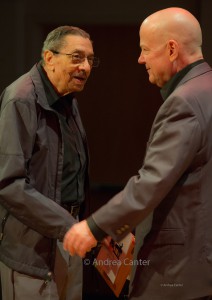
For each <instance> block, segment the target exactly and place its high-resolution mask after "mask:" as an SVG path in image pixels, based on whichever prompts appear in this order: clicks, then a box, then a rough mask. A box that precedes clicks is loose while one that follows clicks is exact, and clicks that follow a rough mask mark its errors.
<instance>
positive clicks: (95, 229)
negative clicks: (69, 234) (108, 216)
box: [86, 216, 107, 242]
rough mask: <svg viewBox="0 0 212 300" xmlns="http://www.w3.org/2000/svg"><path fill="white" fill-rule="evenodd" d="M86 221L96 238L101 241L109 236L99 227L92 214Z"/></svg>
mask: <svg viewBox="0 0 212 300" xmlns="http://www.w3.org/2000/svg"><path fill="white" fill-rule="evenodd" d="M86 221H87V224H88V227H89V228H90V231H91V232H92V234H93V236H94V237H95V239H96V240H97V241H99V242H101V241H102V240H103V239H104V238H105V237H106V236H107V233H106V232H104V231H103V230H102V229H101V228H99V226H98V225H97V224H96V223H95V221H94V219H93V217H92V216H90V217H89V218H87V219H86Z"/></svg>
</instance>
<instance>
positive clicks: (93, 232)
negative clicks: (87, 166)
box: [64, 7, 212, 300]
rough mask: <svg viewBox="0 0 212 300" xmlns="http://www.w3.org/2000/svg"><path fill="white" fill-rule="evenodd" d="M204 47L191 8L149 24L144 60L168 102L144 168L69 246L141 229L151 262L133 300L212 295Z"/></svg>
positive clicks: (211, 128)
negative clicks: (202, 48) (202, 47)
mask: <svg viewBox="0 0 212 300" xmlns="http://www.w3.org/2000/svg"><path fill="white" fill-rule="evenodd" d="M201 45H202V34H201V28H200V25H199V23H198V21H197V20H196V18H195V17H194V16H193V15H192V14H191V13H190V12H188V11H187V10H184V9H181V8H177V7H173V8H172V7H171V8H167V9H164V10H161V11H158V12H155V13H153V14H152V15H150V16H149V17H147V18H146V19H145V20H144V21H143V23H142V24H141V27H140V47H141V54H140V57H139V59H138V63H139V64H143V65H145V67H146V70H147V73H148V76H149V81H150V82H151V83H152V84H156V85H157V86H158V87H160V88H161V95H162V98H163V101H164V102H163V104H162V105H161V107H160V109H159V111H158V113H157V115H156V117H155V120H154V122H153V125H152V129H151V133H150V137H149V141H148V146H147V151H146V155H145V158H144V162H143V165H142V167H141V168H140V170H139V173H138V175H137V176H133V177H132V178H130V179H129V181H128V183H127V184H126V186H125V188H124V189H123V191H121V192H120V193H119V194H117V195H115V196H114V197H113V198H112V199H111V200H110V201H109V202H108V203H107V204H106V205H105V206H103V207H102V208H100V209H99V210H98V211H96V212H95V213H94V214H93V215H92V216H90V217H89V218H88V219H87V220H84V221H82V222H81V223H79V224H77V225H74V226H73V227H72V228H71V230H70V231H68V233H67V234H66V236H65V239H64V247H65V249H67V250H68V251H69V252H70V253H71V254H72V255H73V254H75V253H76V254H78V255H80V256H83V255H85V253H86V251H88V250H89V249H90V248H91V247H93V246H95V245H96V242H97V240H102V239H103V238H104V237H106V236H107V235H108V236H112V238H113V239H115V240H120V239H121V238H123V237H124V236H125V235H126V234H127V233H129V232H130V231H131V230H133V229H134V228H136V249H135V253H134V256H135V257H134V259H137V261H139V259H146V260H147V259H148V260H149V265H147V266H142V265H139V264H138V265H135V266H134V270H133V271H134V272H133V274H132V276H131V286H130V295H129V299H131V300H135V299H141V300H188V299H211V297H210V296H211V295H212V285H211V282H212V229H211V228H212V218H211V215H212V201H211V195H212V184H211V178H212V137H211V132H212V69H211V68H210V66H209V65H208V64H207V63H206V62H205V61H204V59H203V54H202V50H201ZM144 228H145V230H144ZM144 231H145V232H144ZM145 234H146V236H145V238H144V239H143V236H144V235H145Z"/></svg>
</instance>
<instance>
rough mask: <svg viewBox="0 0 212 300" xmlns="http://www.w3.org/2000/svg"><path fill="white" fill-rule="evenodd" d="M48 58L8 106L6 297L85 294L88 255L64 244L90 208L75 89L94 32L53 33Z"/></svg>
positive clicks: (2, 149)
mask: <svg viewBox="0 0 212 300" xmlns="http://www.w3.org/2000/svg"><path fill="white" fill-rule="evenodd" d="M41 55H42V59H41V61H40V62H39V63H38V64H36V65H34V66H33V68H32V69H31V70H30V71H29V72H28V73H26V74H24V75H23V76H21V77H20V78H19V79H17V80H16V81H15V82H13V83H12V84H11V85H10V86H8V87H7V88H6V89H5V91H4V92H3V94H2V96H1V99H0V104H1V111H0V166H1V167H0V217H1V245H0V261H1V263H0V272H1V284H2V294H3V299H5V300H14V299H16V300H29V299H30V300H41V299H42V300H59V299H60V300H61V299H63V300H80V299H81V298H82V261H81V259H80V258H79V257H73V258H72V257H70V256H69V254H68V253H67V252H66V251H64V249H63V247H62V241H63V237H64V235H65V233H66V232H67V230H68V229H69V228H70V227H71V226H72V225H73V224H74V223H76V222H77V221H78V218H79V213H80V210H81V208H82V207H85V203H86V202H87V201H86V194H87V193H86V191H87V187H88V185H87V182H88V151H87V142H86V136H85V131H84V128H83V125H82V122H81V118H80V114H79V110H78V105H77V100H76V98H75V93H76V92H80V91H82V90H83V88H84V86H85V84H86V81H87V79H88V78H89V75H90V73H91V70H92V68H93V67H96V66H97V65H98V59H97V58H95V57H94V51H93V45H92V41H91V39H90V36H89V34H88V33H87V32H85V31H84V30H82V29H80V28H78V27H73V26H60V27H58V28H56V29H54V30H53V31H51V32H50V33H49V34H48V36H47V38H46V40H45V41H44V44H43V48H42V53H41Z"/></svg>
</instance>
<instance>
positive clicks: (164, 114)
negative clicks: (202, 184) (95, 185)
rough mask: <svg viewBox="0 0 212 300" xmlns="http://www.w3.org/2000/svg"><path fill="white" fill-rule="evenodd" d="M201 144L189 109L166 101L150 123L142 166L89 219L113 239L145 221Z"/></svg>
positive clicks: (179, 100) (184, 104)
mask: <svg viewBox="0 0 212 300" xmlns="http://www.w3.org/2000/svg"><path fill="white" fill-rule="evenodd" d="M200 145H201V128H200V125H199V122H198V119H197V117H196V115H195V113H194V112H193V110H192V108H191V106H190V105H189V104H188V103H187V102H186V101H185V99H182V98H180V97H174V98H172V99H169V101H168V99H167V102H165V103H164V104H163V105H162V106H161V108H160V110H159V112H158V114H157V116H156V118H155V121H154V123H153V127H152V131H151V134H150V139H149V142H148V146H147V151H146V156H145V159H144V162H143V166H142V167H141V169H140V170H139V172H138V175H137V176H133V177H132V178H130V179H129V181H128V182H127V184H126V186H125V188H124V189H123V191H121V192H120V193H118V194H117V195H115V196H114V197H113V198H112V199H111V200H110V201H109V202H108V203H107V204H106V205H105V206H103V207H102V208H100V209H99V210H98V211H97V212H95V213H94V214H93V215H92V217H93V220H94V222H95V223H96V225H97V226H98V227H99V228H101V230H103V231H105V232H106V233H107V234H108V235H110V236H112V237H113V238H114V239H116V240H120V239H122V238H123V237H124V236H125V235H126V234H127V233H128V232H130V231H132V230H133V229H134V228H135V227H136V226H137V225H138V224H139V223H141V222H142V221H144V220H145V218H146V217H147V216H148V215H150V214H151V213H152V212H153V211H154V209H155V208H156V207H157V206H158V205H159V204H160V202H161V201H162V200H163V199H164V198H165V197H166V196H167V195H168V193H169V192H170V191H171V189H173V187H174V186H175V185H176V183H177V182H178V180H179V179H180V178H181V176H182V175H183V173H184V172H185V171H186V169H187V168H188V167H189V166H190V164H191V162H192V160H193V159H194V157H195V155H196V154H197V152H198V150H199V148H200Z"/></svg>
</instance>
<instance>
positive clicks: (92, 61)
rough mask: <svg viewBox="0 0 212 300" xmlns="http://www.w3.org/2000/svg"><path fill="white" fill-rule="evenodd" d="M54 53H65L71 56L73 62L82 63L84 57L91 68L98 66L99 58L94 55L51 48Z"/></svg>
mask: <svg viewBox="0 0 212 300" xmlns="http://www.w3.org/2000/svg"><path fill="white" fill-rule="evenodd" d="M51 51H52V52H53V53H54V54H60V55H66V56H69V57H70V58H71V62H72V63H73V64H76V65H77V64H81V63H83V62H84V61H85V60H86V59H87V61H88V63H89V65H90V67H91V68H96V67H98V66H99V63H100V61H99V58H98V57H95V56H85V55H83V54H80V53H76V52H74V53H61V52H59V51H55V50H51Z"/></svg>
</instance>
